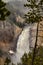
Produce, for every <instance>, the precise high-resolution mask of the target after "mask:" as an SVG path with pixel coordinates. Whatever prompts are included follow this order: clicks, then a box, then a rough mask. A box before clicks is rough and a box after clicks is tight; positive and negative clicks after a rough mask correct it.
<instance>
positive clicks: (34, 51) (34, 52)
mask: <svg viewBox="0 0 43 65" xmlns="http://www.w3.org/2000/svg"><path fill="white" fill-rule="evenodd" d="M38 28H39V22H38V23H37V31H36V41H35V46H34V50H33V57H32V65H34V59H35V55H36V47H37V41H38Z"/></svg>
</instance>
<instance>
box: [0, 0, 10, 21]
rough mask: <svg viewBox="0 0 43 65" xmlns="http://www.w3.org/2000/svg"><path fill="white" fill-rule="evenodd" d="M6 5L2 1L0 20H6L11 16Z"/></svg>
mask: <svg viewBox="0 0 43 65" xmlns="http://www.w3.org/2000/svg"><path fill="white" fill-rule="evenodd" d="M5 6H6V3H4V2H3V1H2V0H0V20H2V21H3V20H5V19H6V17H7V16H9V14H10V12H9V11H8V10H7V9H6V8H5Z"/></svg>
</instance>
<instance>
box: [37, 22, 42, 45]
mask: <svg viewBox="0 0 43 65" xmlns="http://www.w3.org/2000/svg"><path fill="white" fill-rule="evenodd" d="M37 43H38V45H43V21H41V22H40V23H39V31H38V42H37Z"/></svg>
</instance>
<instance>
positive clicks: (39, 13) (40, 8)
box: [24, 0, 43, 65]
mask: <svg viewBox="0 0 43 65" xmlns="http://www.w3.org/2000/svg"><path fill="white" fill-rule="evenodd" d="M27 2H28V3H26V4H24V6H25V7H27V8H29V11H28V13H27V14H25V16H24V17H25V20H26V23H37V32H36V41H35V47H34V50H33V51H34V52H33V58H32V65H34V58H35V54H36V47H37V39H38V28H39V23H40V21H42V19H43V0H27Z"/></svg>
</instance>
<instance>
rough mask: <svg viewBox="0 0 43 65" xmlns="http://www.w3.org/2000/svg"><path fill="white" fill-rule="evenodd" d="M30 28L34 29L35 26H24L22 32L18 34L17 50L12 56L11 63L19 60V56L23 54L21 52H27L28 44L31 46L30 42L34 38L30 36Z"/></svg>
mask: <svg viewBox="0 0 43 65" xmlns="http://www.w3.org/2000/svg"><path fill="white" fill-rule="evenodd" d="M32 28H35V29H36V26H25V27H24V29H23V31H22V33H21V34H20V36H19V38H18V42H17V51H16V53H15V55H13V56H12V61H13V63H17V62H20V58H21V57H22V56H23V54H24V53H29V51H30V48H29V46H31V45H32V44H31V43H33V42H34V41H35V38H32V31H31V30H32ZM33 35H34V33H33ZM32 40H33V41H32Z"/></svg>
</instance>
